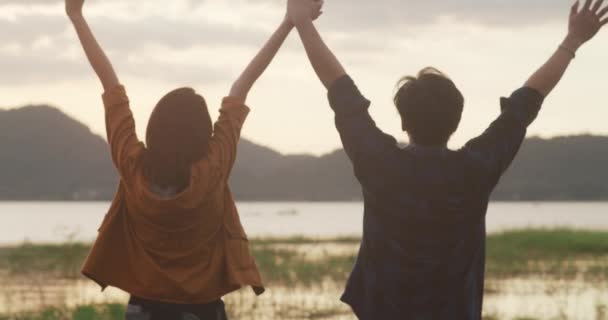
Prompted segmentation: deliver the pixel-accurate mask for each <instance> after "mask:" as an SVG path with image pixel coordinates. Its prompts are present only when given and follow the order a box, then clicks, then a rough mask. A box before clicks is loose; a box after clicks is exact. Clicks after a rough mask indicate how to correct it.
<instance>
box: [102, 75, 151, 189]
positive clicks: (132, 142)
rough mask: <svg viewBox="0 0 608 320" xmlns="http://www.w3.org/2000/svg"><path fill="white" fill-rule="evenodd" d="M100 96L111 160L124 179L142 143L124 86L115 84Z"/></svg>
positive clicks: (141, 147)
mask: <svg viewBox="0 0 608 320" xmlns="http://www.w3.org/2000/svg"><path fill="white" fill-rule="evenodd" d="M102 98H103V103H104V107H105V115H106V132H107V138H108V143H109V145H110V152H111V155H112V161H113V162H114V165H115V166H116V168H117V169H118V172H119V173H120V175H121V177H122V178H123V179H125V178H127V176H128V175H129V174H130V172H131V169H132V165H133V163H134V161H133V160H134V159H135V157H136V156H137V155H138V154H139V152H141V150H143V144H142V143H141V142H140V141H139V139H138V138H137V134H136V133H135V120H134V119H133V113H132V112H131V108H130V106H129V98H128V97H127V93H126V91H125V88H124V87H123V86H117V87H115V88H113V89H110V90H108V91H106V92H105V93H104V94H103V97H102Z"/></svg>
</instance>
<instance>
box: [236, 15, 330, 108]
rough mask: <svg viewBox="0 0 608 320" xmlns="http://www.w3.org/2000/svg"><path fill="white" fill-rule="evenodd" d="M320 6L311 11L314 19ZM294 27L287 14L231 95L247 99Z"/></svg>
mask: <svg viewBox="0 0 608 320" xmlns="http://www.w3.org/2000/svg"><path fill="white" fill-rule="evenodd" d="M320 8H321V6H319V10H318V11H316V12H312V13H311V15H312V18H313V20H314V19H316V18H318V17H319V16H320V15H321V11H320ZM293 28H294V25H293V23H292V21H291V19H290V18H289V17H288V16H287V15H286V16H285V18H284V19H283V21H282V22H281V25H280V26H279V28H278V29H277V30H276V31H275V32H274V34H273V35H272V36H271V37H270V40H268V42H266V44H265V45H264V47H263V48H262V49H261V50H260V52H259V53H258V54H257V55H256V56H255V58H253V60H252V61H251V63H249V65H248V66H247V68H245V71H243V73H242V74H241V75H240V77H239V78H238V79H237V80H236V81H235V82H234V84H233V85H232V88H231V90H230V96H231V97H234V98H237V99H239V100H240V101H242V102H245V100H247V95H248V94H249V91H250V90H251V88H252V87H253V85H254V84H255V82H256V81H257V80H258V78H259V77H260V76H261V75H262V74H263V73H264V71H266V68H268V65H270V63H271V62H272V60H273V59H274V57H275V56H276V54H277V52H278V51H279V49H281V46H283V43H284V42H285V39H287V36H288V35H289V33H290V32H291V30H293Z"/></svg>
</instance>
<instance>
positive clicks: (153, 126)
mask: <svg viewBox="0 0 608 320" xmlns="http://www.w3.org/2000/svg"><path fill="white" fill-rule="evenodd" d="M212 131H213V128H212V123H211V116H210V115H209V110H207V104H206V102H205V99H204V98H203V97H201V96H200V95H198V94H196V92H194V90H193V89H191V88H181V89H177V90H174V91H171V92H169V93H168V94H167V95H165V96H164V97H163V98H162V99H160V101H159V102H158V104H157V105H156V107H155V108H154V111H153V112H152V115H151V116H150V120H149V121H148V129H147V132H146V146H147V150H146V154H145V157H144V171H145V175H146V178H147V179H148V183H151V184H154V185H156V186H159V187H176V188H178V190H179V191H182V190H183V189H185V188H186V187H187V186H188V184H189V182H190V169H191V167H192V165H193V164H194V163H195V162H197V161H199V160H200V159H202V158H203V157H204V156H205V155H206V154H207V152H208V149H209V139H210V138H211V135H212Z"/></svg>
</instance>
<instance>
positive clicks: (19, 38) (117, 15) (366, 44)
mask: <svg viewBox="0 0 608 320" xmlns="http://www.w3.org/2000/svg"><path fill="white" fill-rule="evenodd" d="M62 3H63V0H0V9H1V8H4V7H7V6H9V7H11V8H13V9H15V8H19V9H18V10H13V13H12V14H11V15H9V16H7V15H4V16H3V15H2V12H1V10H0V30H3V31H2V32H1V33H0V68H2V70H3V74H4V76H3V77H2V79H0V84H5V85H6V84H7V83H15V84H16V83H23V82H40V81H48V80H49V79H57V78H60V79H63V80H65V79H74V78H77V77H82V75H83V72H90V71H85V68H87V66H86V63H85V62H84V61H82V56H81V54H80V48H79V44H78V42H77V40H76V36H75V34H74V32H73V30H71V27H70V25H69V22H68V19H67V18H66V17H65V15H64V14H63V10H62V8H61V7H62V6H61V4H62ZM87 3H89V4H90V6H89V7H87V15H88V13H89V12H90V13H91V14H90V19H89V21H90V24H91V26H92V28H93V29H94V32H95V33H96V34H97V35H98V37H99V40H100V42H101V43H102V44H103V45H104V48H106V49H107V50H108V51H110V52H111V53H112V54H111V55H112V57H118V59H119V60H118V64H119V66H120V67H121V69H123V68H124V70H127V72H129V73H131V74H132V75H135V76H142V77H146V76H148V75H149V73H150V71H149V70H154V69H158V70H165V71H167V74H168V76H169V77H171V76H174V77H179V78H182V77H183V78H188V79H191V80H193V81H197V79H198V77H197V75H201V74H204V75H213V78H216V79H224V78H225V75H226V74H227V72H226V71H227V67H226V65H223V66H222V65H220V64H218V63H217V62H216V61H211V60H209V59H207V60H205V59H201V61H199V62H195V61H182V62H180V63H176V62H175V61H165V60H163V59H161V57H159V56H158V55H156V56H155V53H153V52H151V50H150V48H154V47H162V48H165V49H166V51H171V52H184V51H188V50H193V49H196V48H207V49H212V48H215V49H214V50H215V51H214V52H216V53H218V52H219V53H221V52H224V53H226V54H229V53H234V52H235V51H239V50H249V49H251V48H253V47H256V48H257V47H258V46H260V45H261V44H262V43H263V42H264V41H265V39H266V38H267V37H268V34H269V33H270V29H269V28H272V26H270V23H269V22H268V17H269V16H273V17H274V15H275V14H276V15H277V18H276V21H277V22H278V21H279V20H280V19H281V17H280V15H279V14H280V12H281V10H283V7H284V5H285V0H180V1H172V2H170V3H169V4H168V3H167V2H166V1H161V0H147V1H144V0H104V1H98V0H87ZM569 4H570V1H569V0H529V1H524V0H460V1H444V0H425V1H419V0H379V1H363V0H326V8H325V11H326V14H325V16H324V17H323V18H322V21H321V26H322V28H323V30H324V31H325V32H326V33H327V37H328V38H329V40H330V41H331V42H332V44H333V45H334V46H335V48H336V49H337V50H341V51H347V52H358V53H361V54H364V55H369V56H370V58H371V56H372V55H373V53H374V52H375V53H378V52H380V51H381V50H383V49H386V48H389V47H390V46H391V45H392V43H393V42H396V41H398V40H402V39H404V38H406V37H416V36H419V34H424V33H423V32H421V30H422V31H424V29H425V28H427V27H429V26H435V25H436V24H437V23H438V21H443V20H446V19H447V20H450V21H453V22H457V23H465V24H478V25H484V26H489V27H498V28H504V27H509V28H513V27H518V26H524V25H526V26H527V25H533V24H540V23H548V22H553V21H562V20H563V21H564V25H565V21H566V19H565V17H566V16H567V12H568V6H569ZM40 8H47V9H44V10H42V9H40ZM137 8H141V10H135V9H137ZM236 8H238V10H236ZM213 10H216V11H213ZM88 16H89V15H88ZM219 16H223V18H222V19H220V18H218V17H219ZM249 24H251V25H249ZM41 46H42V47H41ZM223 49H225V50H223ZM74 52H76V53H78V54H74ZM129 57H131V58H133V57H137V59H131V61H130V63H128V64H127V63H125V62H124V61H125V60H127V58H129ZM222 58H226V57H222ZM224 60H225V59H224ZM134 66H135V67H134ZM199 77H200V76H199ZM204 78H205V79H207V78H208V77H204ZM218 81H219V80H218Z"/></svg>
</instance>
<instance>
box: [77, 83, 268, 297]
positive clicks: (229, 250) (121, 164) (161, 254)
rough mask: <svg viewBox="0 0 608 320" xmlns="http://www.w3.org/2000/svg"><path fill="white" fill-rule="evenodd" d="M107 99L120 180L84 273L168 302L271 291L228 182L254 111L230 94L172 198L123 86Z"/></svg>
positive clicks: (108, 124)
mask: <svg viewBox="0 0 608 320" xmlns="http://www.w3.org/2000/svg"><path fill="white" fill-rule="evenodd" d="M103 101H104V105H105V109H106V127H107V134H108V142H109V144H110V148H111V153H112V160H113V161H114V164H115V165H116V167H117V169H118V172H119V173H120V184H119V186H118V191H117V193H116V196H115V197H114V201H113V202H112V206H111V208H110V210H109V212H108V214H107V215H106V217H105V219H104V221H103V223H102V225H101V227H100V229H99V235H98V237H97V240H96V241H95V244H94V245H93V248H92V250H91V252H90V253H89V256H88V258H87V259H86V261H85V264H84V267H83V269H82V273H83V274H84V275H85V276H87V277H89V278H91V279H92V280H94V281H95V282H97V283H98V284H99V285H101V286H102V288H105V287H107V286H113V287H117V288H120V289H122V290H124V291H126V292H128V293H130V294H133V295H135V296H138V297H140V298H144V299H149V300H154V301H160V302H169V303H181V304H202V303H208V302H211V301H214V300H217V299H219V298H221V297H222V296H223V295H225V294H227V293H230V292H232V291H235V290H238V289H240V288H241V287H243V286H252V287H253V289H254V291H255V292H256V293H257V294H261V293H262V292H264V288H263V285H262V281H261V277H260V274H259V272H258V269H257V266H256V263H255V261H254V259H253V258H252V256H251V254H250V251H249V242H248V240H247V235H246V234H245V231H244V230H243V227H242V225H241V222H240V219H239V215H238V213H237V209H236V206H235V203H234V200H233V198H232V194H231V192H230V188H229V187H228V177H229V176H230V171H231V169H232V166H233V164H234V161H235V158H236V149H237V143H238V140H239V137H240V131H241V128H242V125H243V123H244V121H245V118H246V117H247V114H248V113H249V108H247V106H245V105H244V104H243V103H242V102H240V101H238V100H237V99H235V98H230V97H228V98H225V99H224V101H223V103H222V108H221V110H220V117H219V119H218V121H217V122H216V124H215V128H214V134H213V138H212V139H211V141H210V147H209V153H208V155H207V156H206V157H205V158H204V159H202V160H201V161H199V162H198V163H196V164H195V165H194V166H193V167H192V170H191V177H190V185H189V187H188V188H187V189H186V190H185V191H183V192H182V193H180V194H178V195H176V196H174V197H172V198H166V197H161V196H158V195H157V194H155V193H153V192H152V191H151V190H150V189H149V187H148V185H147V183H146V181H145V179H144V176H143V170H142V156H143V154H144V152H145V151H146V149H145V146H144V144H143V143H142V142H140V141H139V139H138V138H137V135H136V133H135V122H134V120H133V115H132V113H131V110H130V108H129V99H128V97H127V95H126V92H125V89H124V87H122V86H121V87H117V88H115V89H112V90H109V91H108V92H106V93H105V94H104V95H103Z"/></svg>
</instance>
